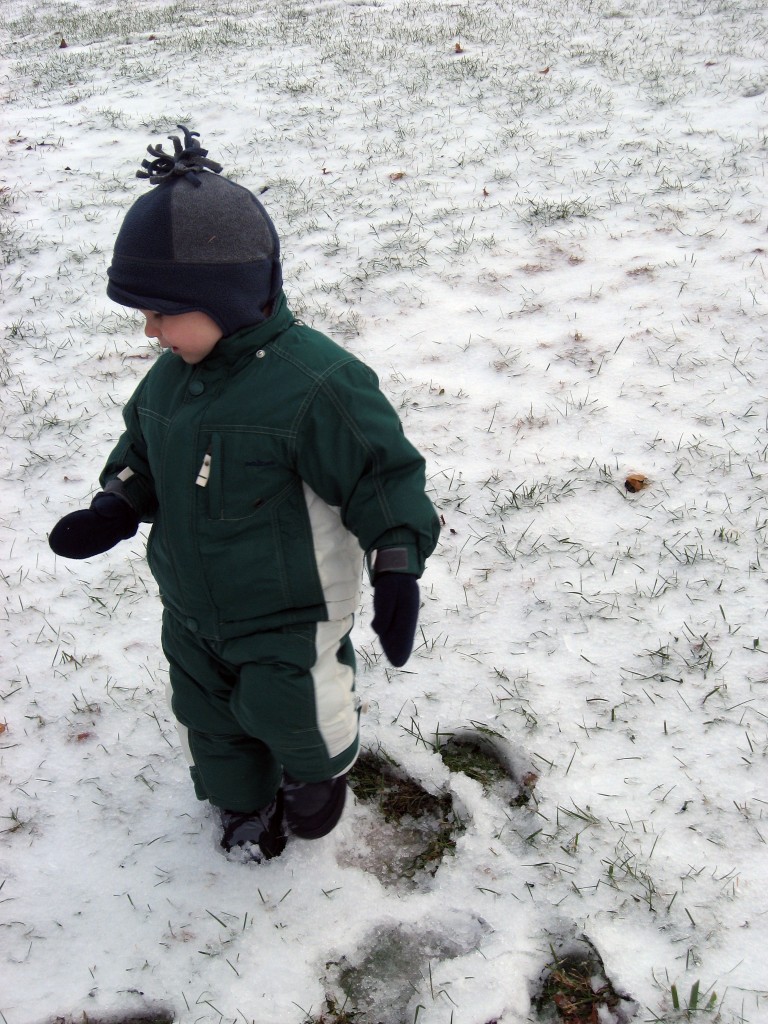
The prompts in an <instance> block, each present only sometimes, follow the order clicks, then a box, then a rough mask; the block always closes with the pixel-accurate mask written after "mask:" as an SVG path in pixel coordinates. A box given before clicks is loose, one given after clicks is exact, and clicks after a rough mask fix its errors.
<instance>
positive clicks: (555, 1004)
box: [534, 939, 636, 1024]
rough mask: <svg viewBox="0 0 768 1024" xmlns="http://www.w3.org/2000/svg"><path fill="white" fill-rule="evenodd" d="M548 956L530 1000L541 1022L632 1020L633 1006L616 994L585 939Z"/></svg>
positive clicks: (587, 1023)
mask: <svg viewBox="0 0 768 1024" xmlns="http://www.w3.org/2000/svg"><path fill="white" fill-rule="evenodd" d="M552 955H553V959H552V962H551V963H549V964H547V966H546V967H545V968H544V971H543V973H542V981H541V990H540V992H539V994H538V996H537V997H536V998H535V1000H534V1005H535V1007H536V1010H537V1012H538V1013H539V1015H540V1019H541V1020H542V1021H545V1022H552V1024H555V1022H557V1024H560V1022H562V1024H596V1022H597V1021H603V1020H610V1021H616V1022H617V1024H623V1022H625V1021H629V1020H630V1019H631V1018H632V1017H633V1016H634V1013H635V1009H636V1007H635V1004H634V1003H633V1002H631V1000H628V999H627V997H626V996H622V995H621V994H620V993H619V992H617V991H616V989H615V988H614V986H613V984H612V982H611V981H610V980H609V979H608V977H607V976H606V973H605V967H604V965H603V961H602V958H601V957H600V954H599V953H598V952H597V950H596V949H595V947H594V946H593V945H592V943H591V942H589V941H588V940H587V939H581V940H580V941H579V943H578V945H576V946H573V947H571V948H570V949H569V950H568V951H567V952H562V953H556V952H555V950H552Z"/></svg>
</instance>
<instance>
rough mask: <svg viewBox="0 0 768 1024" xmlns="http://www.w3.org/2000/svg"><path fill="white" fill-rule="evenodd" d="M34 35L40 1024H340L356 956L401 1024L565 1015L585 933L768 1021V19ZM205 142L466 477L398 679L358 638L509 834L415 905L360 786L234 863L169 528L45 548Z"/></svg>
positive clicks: (14, 560)
mask: <svg viewBox="0 0 768 1024" xmlns="http://www.w3.org/2000/svg"><path fill="white" fill-rule="evenodd" d="M0 17H1V18H2V38H3V57H2V77H3V85H2V92H3V98H4V103H5V110H4V118H5V121H4V126H3V131H2V138H0V146H1V152H2V167H1V168H0V170H1V172H2V179H3V181H2V191H0V213H1V215H2V220H1V222H0V225H1V230H0V244H1V246H2V261H3V272H2V281H3V283H2V292H1V294H2V302H3V307H4V323H5V328H4V329H5V341H4V344H3V347H2V353H1V354H0V417H1V418H2V441H1V442H0V444H1V445H2V455H1V456H0V458H1V460H2V466H3V471H2V472H3V482H2V495H3V497H2V513H1V515H2V519H1V521H0V527H1V529H0V559H1V564H0V569H1V570H2V581H3V586H2V591H3V599H4V613H3V621H2V627H1V631H2V640H0V666H1V669H0V671H1V675H0V722H2V725H3V731H2V733H1V734H0V787H1V789H2V798H1V802H0V813H1V814H2V816H3V817H2V820H1V821H0V832H1V834H0V885H1V886H2V887H1V888H0V901H1V902H2V907H1V909H2V926H1V927H0V973H1V974H2V979H3V981H2V986H1V988H0V1010H1V1011H2V1019H3V1021H4V1022H6V1024H38V1022H42V1021H51V1020H53V1019H54V1018H64V1019H66V1020H70V1019H71V1020H78V1021H80V1020H83V1014H87V1015H88V1019H89V1020H103V1021H107V1020H116V1019H124V1018H125V1017H126V1016H129V1015H130V1014H134V1015H135V1014H140V1013H145V1014H147V1013H150V1014H151V1013H155V1014H157V1015H159V1016H160V1017H161V1018H162V1017H163V1016H164V1017H165V1019H166V1020H168V1019H173V1020H175V1021H179V1022H185V1024H186V1022H192V1021H195V1022H206V1024H207V1022H217V1024H218V1022H220V1021H235V1020H237V1021H241V1020H243V1021H247V1022H251V1021H254V1022H256V1024H274V1022H278V1024H300V1022H302V1021H304V1020H305V1019H307V1018H316V1017H318V1016H319V1015H320V1013H321V1012H323V1010H324V1009H325V1008H326V1003H325V996H326V993H327V992H331V991H333V992H336V994H337V995H338V991H339V990H338V988H334V985H336V984H337V982H338V980H339V971H340V970H342V971H343V969H344V968H343V967H339V966H335V967H334V966H333V965H344V964H346V965H357V966H358V967H359V968H360V969H361V970H368V971H369V972H370V984H369V985H367V986H366V985H365V984H364V983H363V982H361V980H360V978H361V975H360V971H358V973H357V974H356V975H355V985H354V993H353V995H354V997H355V998H356V999H357V1001H358V1009H359V1010H360V1011H361V1012H364V1013H366V1014H367V1016H366V1017H364V1018H363V1020H364V1021H373V1020H382V1021H384V1022H385V1024H402V1022H409V1024H410V1022H411V1021H413V1020H415V1019H416V1018H417V1017H418V1020H419V1022H420V1024H437V1022H440V1024H448V1022H449V1021H450V1020H452V1021H453V1022H454V1024H487V1022H489V1021H499V1022H503V1024H522V1022H526V1021H535V1020H537V1011H536V1010H535V1006H534V999H535V995H536V991H537V985H538V984H539V980H540V977H541V972H542V969H543V968H544V966H545V965H546V964H547V963H548V962H550V961H551V958H552V952H551V950H552V948H553V946H555V945H556V944H557V943H559V942H566V941H569V940H571V939H578V938H579V937H580V936H586V938H587V939H588V941H589V942H590V943H592V944H593V945H594V948H595V949H596V950H597V951H598V952H599V954H600V956H601V957H602V958H603V961H604V964H605V968H606V972H607V974H608V976H609V977H610V978H611V980H612V982H613V984H614V985H615V986H616V988H617V990H619V991H620V992H623V993H625V994H626V995H628V996H631V997H632V999H634V1000H635V1001H636V1003H637V1006H638V1013H637V1019H639V1020H645V1019H654V1015H655V1016H658V1017H661V1018H662V1019H664V1020H672V1019H675V1017H674V1014H672V1013H671V1010H670V1007H671V993H670V987H671V985H672V984H673V983H674V984H675V985H676V986H677V990H678V992H679V993H680V996H681V1000H682V1001H683V1003H685V1000H686V999H687V996H688V993H689V991H690V989H691V986H692V984H693V983H694V982H696V981H700V982H701V991H702V993H704V992H706V993H707V996H706V998H707V999H708V998H709V997H710V995H711V993H712V992H716V993H717V1007H718V1009H720V1010H721V1011H722V1020H724V1021H736V1020H738V1021H748V1022H752V1024H759V1022H761V1021H766V1020H768V1002H767V1001H766V991H768V966H767V965H768V960H767V959H766V956H765V950H766V948H768V913H767V912H768V857H767V856H766V833H767V832H768V822H766V820H765V814H766V809H767V804H766V801H767V800H768V786H767V783H766V743H767V740H768V736H767V733H766V713H767V711H768V709H767V707H766V688H767V683H768V663H766V661H765V658H766V652H768V628H766V621H765V611H766V596H767V594H768V590H767V588H766V565H767V564H768V553H767V552H766V531H767V530H768V504H767V502H766V495H767V494H768V471H767V469H766V452H767V451H768V428H767V423H766V402H765V399H766V346H765V320H766V309H767V308H768V306H767V305H766V302H767V300H768V295H767V293H766V265H767V263H768V261H767V260H766V248H767V247H768V236H767V235H766V225H767V217H766V214H767V211H766V190H765V182H766V179H765V159H766V138H767V137H768V118H767V117H766V91H765V90H766V86H767V85H768V67H767V66H766V54H767V53H768V45H767V44H768V23H767V20H766V9H765V6H764V5H763V4H762V3H758V2H750V0H723V2H721V3H714V2H712V3H705V2H703V0H702V2H693V3H691V2H690V0H685V2H683V0H640V2H637V3H632V4H630V3H626V2H624V0H593V2H587V0H582V2H576V0H520V2H505V3H502V2H497V0H487V2H486V0H471V2H467V3H464V2H460V0H457V2H455V3H454V2H436V0H423V2H422V0H413V2H405V0H371V2H370V3H364V2H342V0H332V2H320V3H309V2H307V3H297V2H294V0H281V2H280V3H275V2H260V0H259V2H257V0H250V2H248V0H243V2H240V0H234V2H228V0H225V2H214V0H197V2H195V3H194V4H173V3H157V2H155V0H152V2H149V0H126V2H123V3H121V4H119V5H117V4H112V3H110V2H109V0H79V2H77V3H74V2H68V3H58V4H50V3H41V2H33V0H6V2H5V3H4V4H3V11H2V14H1V15H0ZM62 39H63V41H64V42H66V44H67V45H66V46H60V43H61V42H62ZM177 123H184V124H187V125H188V126H190V127H191V128H193V129H196V130H198V131H200V132H201V134H202V138H203V143H204V145H206V146H207V147H208V148H209V150H210V153H211V156H212V157H214V158H215V159H219V160H221V162H222V163H224V164H225V170H226V172H227V173H228V174H229V175H231V176H233V177H235V178H237V180H239V181H241V182H242V183H243V184H245V185H247V186H248V187H249V188H251V189H254V190H259V189H262V188H265V189H267V191H265V192H264V194H263V197H262V198H263V200H264V202H265V203H266V205H267V207H268V209H269V211H270V213H271V214H272V216H273V217H274V220H275V222H276V224H277V226H278V230H279V231H280V233H281V236H282V238H283V243H284V252H285V279H286V282H287V292H288V296H289V301H290V303H291V305H292V307H293V308H294V310H295V311H296V312H297V314H299V315H301V316H302V317H303V318H304V319H305V320H307V321H308V322H310V323H312V324H313V325H314V326H316V327H318V328H320V329H323V330H325V331H327V332H328V333H330V334H331V335H333V336H334V337H335V338H337V339H338V340H340V341H342V342H343V343H345V344H347V345H348V346H349V347H350V349H351V350H353V351H354V352H356V353H358V354H359V355H360V356H361V357H362V358H363V359H364V360H366V361H367V362H368V363H369V364H370V365H372V366H373V367H374V368H375V369H376V371H377V372H378V373H379V375H380V377H381V381H382V386H383V388H384V390H385V392H386V393H387V395H388V396H389V397H390V398H391V400H392V402H393V403H394V405H395V406H396V407H397V408H398V409H399V410H400V413H401V415H402V417H403V420H404V424H405V428H406V430H407V432H408V434H409V435H410V436H411V438H412V439H413V440H414V442H415V443H416V444H417V445H418V446H419V447H420V448H421V449H422V450H423V451H424V453H425V455H426V457H427V460H428V473H429V486H430V490H431V494H432V496H433V498H434V500H435V502H436V504H437V506H438V508H439V510H440V512H441V513H442V515H443V517H444V528H443V534H442V540H441V544H440V547H439V550H438V552H437V553H436V554H435V556H434V557H433V558H432V559H431V561H430V563H429V566H428V569H427V572H426V574H425V576H424V578H423V581H422V595H423V609H422V617H421V629H420V634H419V640H418V648H417V650H416V652H415V654H414V656H413V658H412V659H411V661H410V662H409V664H408V665H407V666H406V668H405V669H404V670H402V671H394V670H392V669H391V668H389V667H388V666H387V664H386V662H385V660H384V659H383V657H382V656H381V654H380V650H379V648H378V646H377V642H376V640H375V638H374V636H373V634H372V633H371V632H370V630H369V627H368V622H369V620H370V616H371V612H370V608H369V603H368V600H369V599H368V596H367V595H366V598H365V604H364V606H363V607H362V608H361V610H360V615H359V620H358V626H357V632H356V647H357V650H358V654H359V661H360V673H359V686H360V690H361V693H362V696H363V699H364V700H365V702H366V705H367V712H366V714H365V716H364V720H363V736H364V740H365V742H366V744H367V745H368V746H369V747H371V748H375V749H380V750H381V751H383V752H385V753H386V755H387V756H388V757H390V758H392V759H394V760H395V761H396V762H397V763H398V764H399V765H400V766H401V768H402V769H403V771H404V772H406V773H407V774H408V775H410V776H411V777H412V778H413V779H415V780H416V781H418V782H419V783H420V784H421V785H422V786H423V787H425V788H426V789H428V790H429V791H431V792H434V793H436V794H439V793H442V792H445V793H448V794H450V796H451V798H452V800H453V806H454V808H455V809H456V810H457V813H459V814H460V815H461V817H462V820H463V823H464V826H465V828H464V831H463V832H462V833H461V834H460V835H459V836H458V837H457V841H456V849H455V853H454V855H453V856H450V855H448V856H446V857H445V858H444V859H443V862H442V864H441V865H440V866H439V867H438V869H437V871H436V873H435V874H434V876H431V875H429V874H425V875H423V877H422V879H421V881H420V883H419V884H418V885H415V886H414V885H410V886H405V885H403V886H399V885H397V884H391V883H388V882H386V880H385V881H382V880H381V877H383V875H382V872H379V873H378V874H377V873H376V871H375V870H371V863H372V862H371V857H372V856H375V854H376V849H377V847H376V819H375V811H373V810H372V809H371V808H370V807H367V806H363V805H362V804H359V803H354V802H352V801H351V802H350V808H349V810H348V812H347V813H346V814H345V817H344V819H343V820H342V823H341V825H340V827H339V828H338V830H337V832H336V833H334V834H333V835H332V836H330V837H328V838H327V839H325V840H322V841H320V842H317V843H312V844H310V843H302V842H298V841H296V842H292V843H291V844H290V845H289V847H288V849H287V850H286V852H285V854H284V855H283V856H282V857H281V858H280V859H279V860H276V861H274V862H271V863H268V864H265V865H261V866H254V865H251V866H248V865H242V864H237V863H232V862H231V861H229V860H227V859H226V857H224V856H223V855H222V854H221V853H220V852H219V851H218V849H217V830H216V823H215V820H214V817H213V815H212V814H211V813H210V812H209V811H208V810H207V809H206V807H205V806H204V805H201V804H198V803H197V802H196V801H195V799H194V797H193V794H192V790H191V787H190V785H189V781H188V777H187V768H186V765H185V762H184V759H183V757H182V754H181V751H180V749H179V746H178V743H177V741H176V736H175V730H174V727H173V723H172V719H171V717H170V714H169V712H168V710H167V706H166V703H165V695H164V689H165V682H166V671H165V666H164V663H163V659H162V655H161V653H160V650H159V642H158V640H159V614H160V608H159V603H158V600H157V596H156V592H155V588H154V584H153V582H152V580H151V578H150V576H149V574H148V572H147V568H146V564H145V561H144V543H143V535H140V536H138V537H137V538H135V539H134V540H133V541H130V542H127V543H124V544H122V545H121V546H120V547H119V548H117V549H115V550H114V551H112V552H110V553H109V554H108V555H105V556H103V557H100V558H94V559H92V560H89V561H87V562H85V563H74V562H65V561H62V560H57V559H55V558H54V556H53V555H52V553H51V552H50V550H49V549H48V546H47V542H46V533H47V531H48V530H49V529H50V528H51V526H52V525H53V523H54V522H55V521H56V519H57V518H58V517H59V516H61V515H62V514H64V513H65V512H67V511H70V510H72V509H75V508H77V507H80V506H82V505H83V504H84V503H87V501H88V500H89V496H90V495H91V493H92V491H93V489H94V487H96V486H97V485H96V478H97V474H98V471H99V469H100V466H101V462H102V459H103V457H104V456H105V455H106V453H107V452H108V450H109V448H110V446H111V444H112V441H113V439H114V438H115V437H116V435H117V434H118V432H119V431H120V428H121V420H120V409H121V406H122V405H123V403H124V401H125V400H126V398H127V397H128V396H129V394H130V393H131V391H132V390H133V388H134V387H135V386H136V384H137V382H138V381H139V380H140V378H141V377H142V375H143V374H144V372H145V371H146V369H147V368H148V366H149V365H150V363H151V361H152V360H153V359H154V358H155V355H156V352H155V350H154V349H153V348H152V346H151V343H149V342H147V341H146V339H144V337H143V335H142V331H141V325H140V322H139V318H138V317H137V316H136V315H134V314H133V313H131V312H130V311H124V310H122V309H121V308H119V307H116V306H114V305H112V304H110V303H109V301H108V300H107V299H106V296H105V294H104V284H105V267H106V266H107V264H108V262H109V254H110V250H111V246H112V242H113V239H114V236H115V233H116V231H117V227H118V225H119V223H120V220H121V217H122V215H123V213H124V212H125V210H126V208H127V206H128V205H129V204H130V202H132V200H133V199H134V198H136V197H137V196H138V195H139V194H141V191H142V189H144V188H145V187H146V185H145V183H142V182H139V181H136V180H135V178H134V177H133V174H134V171H135V169H136V168H137V166H138V163H139V161H140V159H141V157H142V155H143V151H144V148H145V146H146V145H147V144H148V143H150V142H157V141H160V140H164V139H165V137H166V136H167V135H169V134H170V133H172V132H173V131H174V126H175V125H176V124H177ZM165 144H166V146H168V145H170V144H169V143H167V142H166V143H165ZM630 472H634V473H639V474H641V475H643V476H645V477H646V478H647V486H646V487H645V488H644V489H641V490H639V491H636V492H635V493H630V492H628V491H626V490H625V487H624V480H625V478H626V476H627V474H628V473H630ZM478 727H486V728H491V729H493V730H494V731H495V732H496V733H497V734H498V736H499V737H501V742H502V745H503V747H504V749H505V750H506V751H507V752H508V755H509V757H510V759H511V763H513V764H515V765H517V766H518V767H519V769H520V770H521V771H531V772H534V773H536V774H537V775H538V781H537V783H536V786H535V791H534V792H535V800H534V801H532V802H531V803H529V804H528V806H525V807H520V808H517V807H511V806H510V805H509V804H508V803H507V802H505V801H503V800H501V799H499V798H498V797H497V796H496V795H494V794H493V793H492V792H491V793H487V792H485V791H484V790H483V787H482V786H481V785H480V783H478V782H474V781H472V780H471V779H469V778H467V777H466V776H465V775H463V774H461V773H456V772H450V771H449V770H448V768H447V767H446V765H445V764H444V762H443V760H442V759H441V757H440V756H439V754H438V753H437V751H436V749H435V745H436V743H437V744H439V742H440V738H441V737H445V736H446V735H447V734H449V733H451V732H452V731H455V730H470V731H471V730H472V729H476V728H478ZM372 815H373V816H374V817H372ZM382 835H384V830H382ZM387 842H389V839H387V840H386V841H383V845H382V849H381V850H380V851H379V854H380V856H381V857H387V856H389V855H390V853H389V852H388V851H387V846H386V843H387ZM360 843H363V849H362V853H360V855H359V856H356V855H355V850H356V849H358V848H359V844H360ZM374 867H375V864H374ZM380 876H381V877H380ZM406 962H407V970H406ZM329 965H330V966H329ZM334 972H336V973H334ZM404 978H407V980H408V984H404V982H403V979H404ZM376 993H379V997H376ZM372 994H373V995H372Z"/></svg>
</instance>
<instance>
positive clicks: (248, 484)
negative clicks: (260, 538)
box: [198, 431, 301, 522]
mask: <svg viewBox="0 0 768 1024" xmlns="http://www.w3.org/2000/svg"><path fill="white" fill-rule="evenodd" d="M280 454H281V453H280V452H279V450H278V446H277V445H276V444H275V443H274V441H273V440H272V439H270V438H264V437H262V436H259V435H254V434H250V433H240V432H236V431H233V432H223V431H220V432H216V433H214V434H212V435H211V440H210V444H209V449H208V456H207V460H206V461H207V462H208V466H207V479H206V477H205V474H201V476H202V479H201V477H198V486H201V487H203V488H204V492H205V493H206V498H207V508H208V517H209V519H213V520H225V521H229V522H233V521H236V520H241V519H248V518H250V517H251V516H258V515H260V514H263V513H266V512H268V511H269V510H270V509H273V508H275V507H276V506H277V505H279V504H280V502H282V501H283V500H285V499H286V498H287V497H288V496H289V495H290V494H291V493H292V492H294V491H296V490H297V488H300V487H301V481H300V479H299V477H298V476H297V475H296V474H295V473H294V472H293V471H292V470H291V469H289V468H288V467H287V466H285V465H284V464H283V462H282V461H281V460H280Z"/></svg>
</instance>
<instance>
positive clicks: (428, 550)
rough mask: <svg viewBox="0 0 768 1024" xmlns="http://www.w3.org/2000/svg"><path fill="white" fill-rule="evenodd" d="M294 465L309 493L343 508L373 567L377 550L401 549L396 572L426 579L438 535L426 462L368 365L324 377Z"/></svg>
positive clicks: (303, 425) (303, 427)
mask: <svg viewBox="0 0 768 1024" xmlns="http://www.w3.org/2000/svg"><path fill="white" fill-rule="evenodd" d="M296 461H297V467H298V472H299V475H300V476H301V477H302V479H303V480H305V481H306V483H307V484H308V485H309V486H310V487H311V488H312V490H313V491H314V492H315V493H316V494H318V495H319V496H320V497H321V498H322V499H323V501H325V502H327V504H329V505H331V506H333V507H337V508H339V510H340V512H341V517H342V521H343V523H344V525H345V526H346V528H347V529H348V530H350V531H351V532H352V533H354V534H355V536H356V537H357V539H358V541H359V542H360V546H361V547H362V548H363V550H364V551H365V552H366V555H367V556H368V557H369V567H370V558H371V555H372V553H373V552H374V551H376V550H378V549H382V548H402V549H404V555H403V557H402V559H401V560H400V561H399V562H398V563H397V568H396V570H395V571H400V572H409V573H413V574H414V575H415V576H421V574H422V572H423V571H424V562H425V560H426V559H427V558H428V557H429V555H431V554H432V552H433V551H434V549H435V546H436V544H437V539H438V535H439V532H440V521H439V519H438V517H437V513H436V512H435V509H434V507H433V505H432V502H431V501H430V500H429V498H428V497H427V495H426V493H425V485H426V481H425V461H424V458H423V457H422V456H421V455H420V454H419V452H418V451H417V450H416V449H415V448H414V446H413V445H412V444H411V443H410V441H408V440H407V438H406V437H405V434H404V433H403V428H402V424H401V423H400V419H399V417H398V415H397V413H396V412H395V410H394V409H393V407H392V406H391V405H390V403H389V402H388V401H387V399H386V398H385V397H384V395H383V394H382V393H381V391H380V390H379V386H378V380H377V378H376V375H375V374H374V372H373V371H372V370H371V369H370V368H369V367H367V366H365V364H363V363H361V362H359V361H358V360H351V361H347V362H345V363H343V364H342V365H341V366H340V367H339V368H338V369H336V370H335V371H334V372H333V373H331V374H327V375H326V376H325V377H324V378H323V379H322V381H321V383H320V384H319V385H318V387H317V389H316V391H315V393H314V395H313V398H312V400H311V401H310V402H309V403H308V404H307V406H306V411H305V413H304V415H303V417H302V420H301V423H300V427H299V430H298V432H297V448H296ZM406 554H407V559H406V558H405V555H406Z"/></svg>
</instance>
